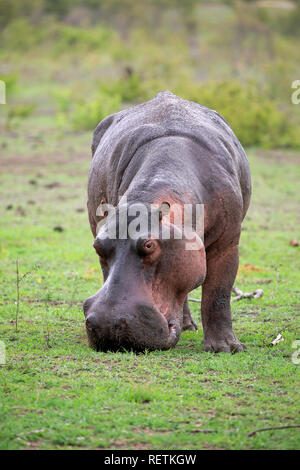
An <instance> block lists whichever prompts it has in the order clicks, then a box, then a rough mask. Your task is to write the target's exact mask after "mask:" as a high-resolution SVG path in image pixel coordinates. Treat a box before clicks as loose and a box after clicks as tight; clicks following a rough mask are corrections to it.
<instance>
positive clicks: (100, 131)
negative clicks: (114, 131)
mask: <svg viewBox="0 0 300 470" xmlns="http://www.w3.org/2000/svg"><path fill="white" fill-rule="evenodd" d="M114 118H115V114H112V115H111V116H108V117H106V118H105V119H103V121H101V122H99V124H98V126H97V127H96V129H95V130H94V133H93V141H92V147H91V148H92V157H93V156H94V153H95V152H96V150H97V147H98V145H99V143H100V140H101V139H102V137H103V135H104V134H105V132H106V131H107V129H108V128H109V127H110V126H111V124H112V123H113V121H114Z"/></svg>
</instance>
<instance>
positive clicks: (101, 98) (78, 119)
mask: <svg viewBox="0 0 300 470" xmlns="http://www.w3.org/2000/svg"><path fill="white" fill-rule="evenodd" d="M120 101H121V100H120V96H119V95H107V94H105V93H99V94H98V96H97V97H96V98H95V99H94V100H92V101H90V102H88V103H85V102H84V101H78V102H77V103H75V106H74V107H73V109H72V111H71V113H70V114H69V122H70V125H71V127H72V128H73V129H75V130H93V129H94V128H95V127H96V126H97V124H98V123H99V121H101V120H102V119H104V118H105V117H106V116H108V115H109V114H112V113H115V112H116V111H118V109H119V107H120Z"/></svg>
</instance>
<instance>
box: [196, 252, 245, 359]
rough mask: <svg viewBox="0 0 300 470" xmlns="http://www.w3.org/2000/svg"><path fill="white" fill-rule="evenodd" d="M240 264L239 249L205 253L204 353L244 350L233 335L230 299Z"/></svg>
mask: <svg viewBox="0 0 300 470" xmlns="http://www.w3.org/2000/svg"><path fill="white" fill-rule="evenodd" d="M238 264H239V254H238V246H234V247H232V248H230V249H227V250H226V251H225V252H223V253H222V252H221V253H218V254H214V255H213V256H212V257H210V256H209V251H208V253H207V275H206V279H205V281H204V283H203V286H202V302H201V316H202V324H203V331H204V350H205V351H212V352H239V351H242V350H244V349H246V347H245V345H244V344H243V343H241V342H240V341H239V340H238V339H237V338H236V337H235V335H234V332H233V329H232V321H231V309H230V297H231V289H232V286H233V284H234V281H235V277H236V273H237V269H238Z"/></svg>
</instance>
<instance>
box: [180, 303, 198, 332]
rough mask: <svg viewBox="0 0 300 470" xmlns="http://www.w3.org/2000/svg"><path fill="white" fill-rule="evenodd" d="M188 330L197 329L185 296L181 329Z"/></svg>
mask: <svg viewBox="0 0 300 470" xmlns="http://www.w3.org/2000/svg"><path fill="white" fill-rule="evenodd" d="M185 330H190V331H196V330H198V327H197V324H196V322H195V320H194V319H193V317H192V315H191V311H190V308H189V304H188V299H187V298H186V299H185V301H184V304H183V325H182V331H185Z"/></svg>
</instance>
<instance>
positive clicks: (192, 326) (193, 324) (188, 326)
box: [182, 316, 198, 331]
mask: <svg viewBox="0 0 300 470" xmlns="http://www.w3.org/2000/svg"><path fill="white" fill-rule="evenodd" d="M186 330H189V331H197V330H198V326H197V323H196V322H195V320H194V319H193V318H192V317H191V316H190V318H189V322H187V323H184V324H183V326H182V331H186Z"/></svg>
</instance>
